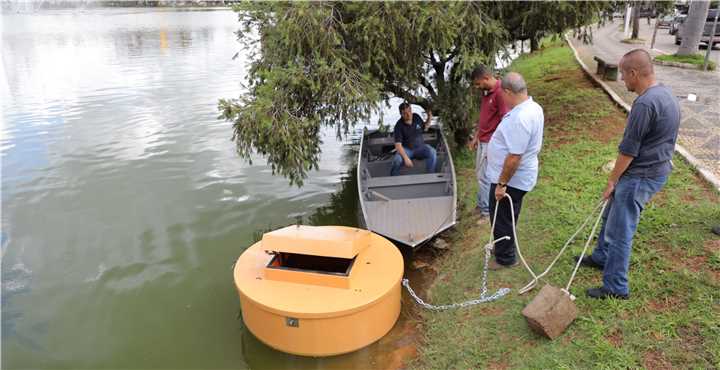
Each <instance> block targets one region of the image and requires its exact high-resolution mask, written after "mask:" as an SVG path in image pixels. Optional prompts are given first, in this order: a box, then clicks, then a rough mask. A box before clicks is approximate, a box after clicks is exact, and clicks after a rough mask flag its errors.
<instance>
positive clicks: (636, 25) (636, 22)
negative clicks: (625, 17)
mask: <svg viewBox="0 0 720 370" xmlns="http://www.w3.org/2000/svg"><path fill="white" fill-rule="evenodd" d="M639 15H640V6H639V5H635V6H634V7H633V9H632V17H631V18H632V36H630V38H631V39H637V38H638V35H639V34H640V17H639Z"/></svg>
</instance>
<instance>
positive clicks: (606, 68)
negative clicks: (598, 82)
mask: <svg viewBox="0 0 720 370" xmlns="http://www.w3.org/2000/svg"><path fill="white" fill-rule="evenodd" d="M593 59H595V61H596V62H597V72H596V73H597V74H598V75H600V76H602V78H603V80H608V81H617V79H618V65H617V64H615V63H608V62H606V61H605V60H604V59H602V58H600V57H599V56H597V55H596V56H594V57H593Z"/></svg>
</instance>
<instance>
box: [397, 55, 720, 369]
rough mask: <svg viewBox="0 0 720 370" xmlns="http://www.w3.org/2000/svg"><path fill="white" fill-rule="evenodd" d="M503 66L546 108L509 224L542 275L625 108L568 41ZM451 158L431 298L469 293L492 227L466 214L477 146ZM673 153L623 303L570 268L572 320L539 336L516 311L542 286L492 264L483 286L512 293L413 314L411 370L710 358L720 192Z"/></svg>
mask: <svg viewBox="0 0 720 370" xmlns="http://www.w3.org/2000/svg"><path fill="white" fill-rule="evenodd" d="M511 69H512V70H515V71H518V72H520V73H522V74H523V76H525V78H526V80H527V83H528V86H529V90H530V94H531V95H533V97H534V99H535V100H536V101H537V102H539V103H540V104H541V105H542V106H543V108H544V110H545V114H546V123H545V125H546V126H545V136H544V139H545V141H544V146H543V151H542V153H541V156H540V160H541V165H540V166H541V168H540V178H539V182H538V185H537V187H536V188H535V189H534V190H533V191H532V192H530V193H529V194H528V195H527V196H526V197H525V199H524V201H523V210H522V214H521V217H520V221H519V225H518V234H519V235H518V236H519V239H520V246H521V248H523V252H524V255H526V257H528V259H529V263H530V264H531V266H532V267H533V268H534V270H535V271H536V272H538V273H539V272H540V271H542V270H544V269H545V267H546V266H547V264H548V263H549V262H550V261H551V260H552V258H553V257H554V255H555V253H557V251H558V250H559V248H560V247H561V246H562V245H563V243H564V241H565V240H566V239H567V238H568V237H569V236H570V235H571V233H572V231H574V230H575V228H576V227H577V226H578V225H579V224H580V223H581V221H582V220H583V219H584V217H585V216H586V215H587V213H588V212H589V210H590V209H591V207H592V206H593V205H594V204H595V203H596V202H597V201H598V200H599V197H600V194H601V191H602V190H603V187H604V184H605V182H606V179H607V174H606V173H604V172H603V170H602V166H603V165H604V164H606V163H607V162H608V161H610V160H612V159H614V157H615V155H616V150H617V149H616V148H617V142H618V140H619V138H620V136H621V134H622V129H623V125H624V119H625V113H624V112H622V111H620V110H619V109H618V108H617V107H616V106H615V105H614V104H613V103H612V102H611V101H610V100H609V99H608V98H607V97H606V96H605V94H604V93H603V92H602V91H601V90H600V89H598V88H596V87H594V86H593V85H592V84H591V83H590V82H588V80H587V78H586V77H585V76H584V75H583V74H582V72H581V70H580V68H579V67H578V66H577V65H576V63H575V60H574V59H573V57H572V52H571V51H570V50H569V49H568V48H566V47H563V46H559V45H557V44H553V45H551V46H549V47H547V48H545V49H543V50H541V51H539V52H537V53H535V54H532V55H529V56H523V57H521V58H520V59H518V60H517V61H516V62H515V63H514V64H513V66H512V67H511ZM454 159H455V166H456V171H457V175H458V199H459V200H458V202H459V223H458V226H457V227H456V228H455V231H454V232H453V233H452V234H451V235H450V236H449V237H450V240H451V244H452V246H453V247H452V249H451V251H450V252H448V253H447V254H446V255H445V256H443V258H441V259H440V260H439V261H438V262H437V263H438V269H439V275H438V278H436V280H435V282H434V283H433V284H432V285H431V286H430V287H429V289H428V292H427V295H428V298H429V300H430V301H431V302H433V303H437V304H442V303H449V302H456V301H463V300H467V299H471V298H475V297H477V296H478V295H479V292H480V281H481V278H482V263H483V257H484V255H483V245H484V244H485V243H486V242H487V240H488V235H489V226H487V225H484V226H476V224H475V221H476V218H475V217H474V216H472V212H471V211H472V209H473V207H474V205H475V204H474V202H475V192H476V190H477V184H476V181H475V177H474V173H473V167H474V163H473V161H474V155H473V154H472V153H470V152H468V151H467V150H464V149H463V150H461V151H459V152H458V153H456V154H455V157H454ZM674 162H675V165H676V168H675V170H674V171H673V173H672V175H671V177H670V179H669V181H668V184H667V185H666V186H665V188H664V190H663V191H662V192H661V193H659V194H657V195H656V196H655V198H654V199H653V200H652V201H651V202H650V203H649V204H648V205H647V206H646V209H645V211H644V212H643V215H642V219H641V222H640V225H639V227H638V232H637V234H636V238H635V242H634V248H633V255H632V259H631V268H630V287H631V295H632V298H631V299H630V300H628V301H617V300H606V301H595V300H590V299H589V298H587V297H586V296H585V294H584V290H585V289H586V288H589V287H594V286H598V285H600V284H601V273H600V272H598V271H595V270H592V271H591V270H588V269H581V270H580V271H579V273H578V276H577V277H576V279H575V281H574V283H573V288H572V289H571V290H572V291H573V292H574V294H575V295H576V296H577V297H578V298H577V300H576V304H577V306H578V310H579V314H578V318H577V319H576V320H575V322H574V323H573V324H572V325H571V326H570V327H569V328H568V330H567V331H566V332H565V333H564V334H563V335H562V336H560V337H559V338H557V339H555V340H554V341H550V340H547V339H545V338H542V337H540V336H538V335H536V334H534V333H533V332H531V331H530V329H529V328H528V327H527V324H526V323H525V320H524V318H523V317H522V316H521V314H520V311H521V310H522V309H523V307H525V305H527V304H528V303H529V301H530V300H531V299H532V298H533V297H534V296H535V294H537V292H538V290H539V289H538V288H536V289H535V290H534V291H532V292H530V293H529V294H526V295H522V296H521V295H518V294H517V289H518V288H519V287H521V286H523V285H525V283H526V282H528V281H529V274H528V273H527V271H525V270H524V268H522V267H518V268H514V269H511V270H504V271H499V272H490V273H489V280H490V282H489V286H490V290H491V291H492V292H494V291H495V290H496V289H498V288H500V287H510V288H512V289H513V291H512V292H511V293H510V294H509V295H508V296H506V297H504V298H502V299H501V300H499V301H497V302H493V303H489V304H485V305H480V306H475V307H471V308H465V309H458V310H453V311H446V312H430V311H421V320H422V325H423V329H424V330H423V332H424V336H423V338H422V343H421V344H420V345H419V348H418V357H417V358H416V359H415V360H414V362H413V363H412V364H411V367H413V368H427V369H468V368H493V367H494V368H502V367H519V368H547V369H551V368H552V369H555V368H581V369H585V368H638V367H646V368H654V367H661V366H667V365H669V364H672V365H673V366H675V367H682V368H712V367H716V368H717V367H720V319H719V318H720V305H719V303H718V302H719V300H720V289H719V288H720V273H718V272H719V271H720V250H718V248H720V242H713V235H712V234H711V233H710V231H709V230H710V228H711V226H712V224H713V223H718V222H720V209H719V208H718V206H717V204H718V201H720V198H719V197H718V194H716V193H714V192H713V191H712V190H710V188H709V187H708V186H707V185H706V184H705V183H704V182H703V181H702V180H701V179H699V178H698V176H697V175H696V174H695V173H694V172H693V170H692V169H691V168H690V167H689V166H688V165H687V164H686V163H685V162H684V161H683V160H682V159H681V158H680V157H679V156H676V157H675V160H674ZM585 235H587V234H585ZM579 239H580V238H579ZM715 240H717V237H715ZM581 249H582V244H581V243H580V242H575V243H574V244H573V246H572V247H571V250H570V251H569V252H566V254H565V255H564V256H563V257H562V258H561V259H560V261H559V262H558V265H556V267H555V269H554V270H553V271H552V272H551V273H550V274H549V276H548V277H547V281H548V282H549V283H551V284H553V285H555V286H564V285H565V283H566V282H567V279H568V278H569V276H570V273H571V268H572V262H571V256H572V255H574V254H579V252H580V250H581ZM541 284H542V283H541ZM421 294H422V293H421Z"/></svg>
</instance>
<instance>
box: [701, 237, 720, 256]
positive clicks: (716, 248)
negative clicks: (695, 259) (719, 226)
mask: <svg viewBox="0 0 720 370" xmlns="http://www.w3.org/2000/svg"><path fill="white" fill-rule="evenodd" d="M704 248H705V250H706V251H707V252H708V253H716V252H720V239H715V240H708V241H706V242H705V245H704Z"/></svg>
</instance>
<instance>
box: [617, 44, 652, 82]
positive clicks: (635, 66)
mask: <svg viewBox="0 0 720 370" xmlns="http://www.w3.org/2000/svg"><path fill="white" fill-rule="evenodd" d="M620 69H622V70H623V72H625V71H627V72H629V71H632V70H634V71H637V73H638V75H639V76H640V77H650V76H652V75H654V74H655V71H654V70H653V65H652V58H650V54H648V52H647V51H645V50H643V49H635V50H632V51H630V52H628V53H627V54H625V55H623V57H622V58H621V59H620Z"/></svg>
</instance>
